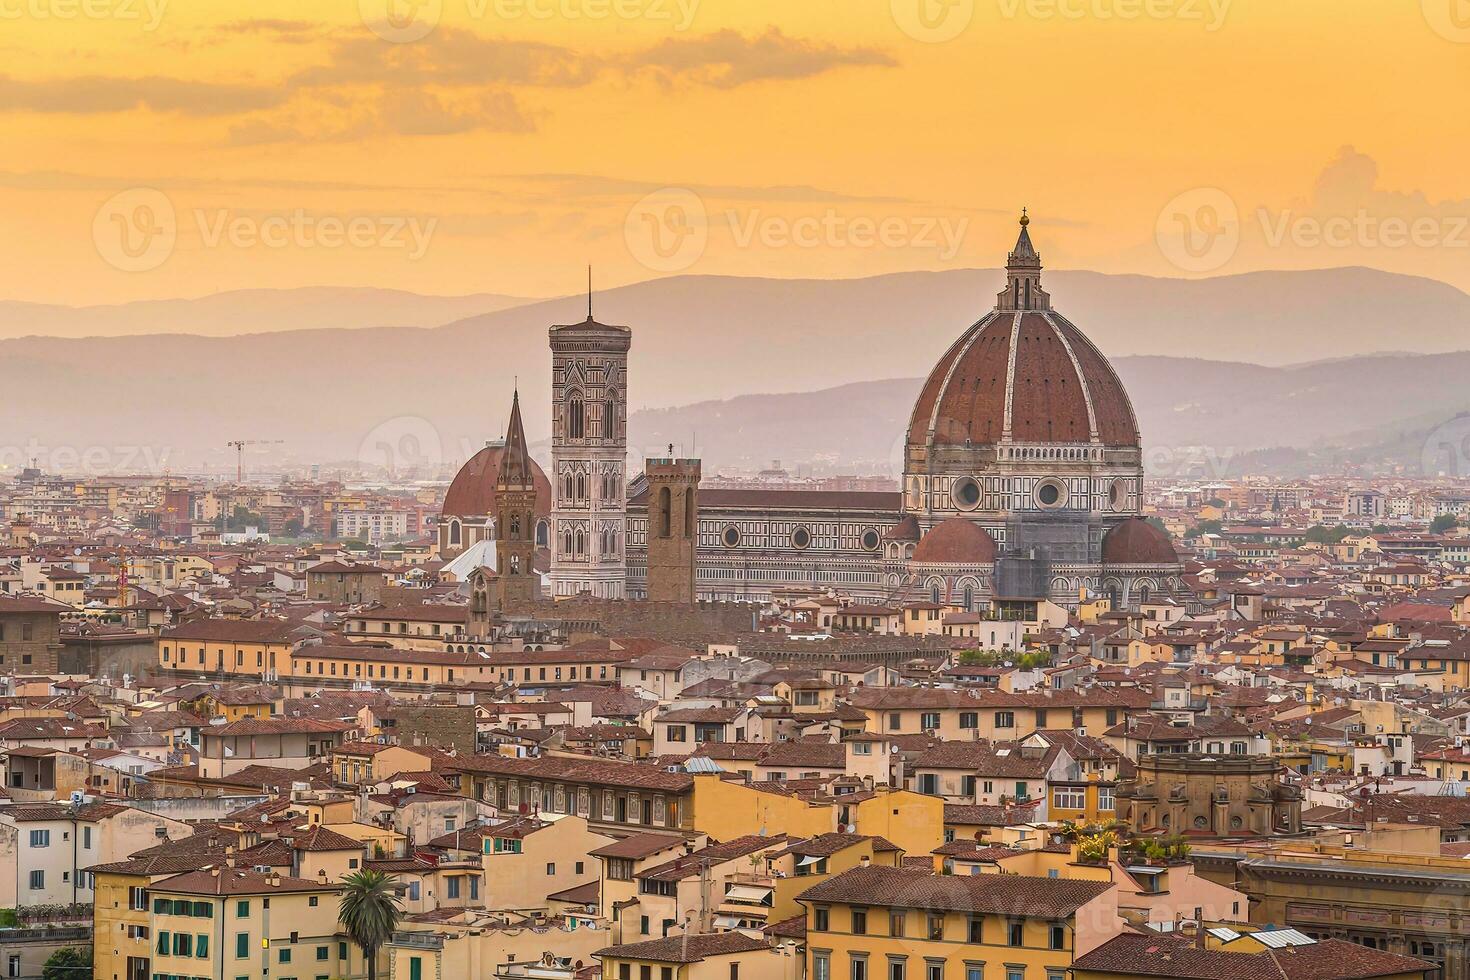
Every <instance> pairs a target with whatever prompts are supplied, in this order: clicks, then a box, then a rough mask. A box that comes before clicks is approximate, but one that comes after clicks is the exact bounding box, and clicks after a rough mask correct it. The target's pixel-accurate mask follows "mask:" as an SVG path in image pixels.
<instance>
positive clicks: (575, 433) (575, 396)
mask: <svg viewBox="0 0 1470 980" xmlns="http://www.w3.org/2000/svg"><path fill="white" fill-rule="evenodd" d="M586 414H587V410H586V407H585V406H584V405H583V404H582V393H581V392H580V391H574V392H572V393H571V395H570V396H569V397H568V399H567V438H569V439H580V438H582V433H583V431H584V429H585V425H584V423H585V421H586Z"/></svg>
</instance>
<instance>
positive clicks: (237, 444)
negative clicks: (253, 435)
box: [225, 439, 286, 483]
mask: <svg viewBox="0 0 1470 980" xmlns="http://www.w3.org/2000/svg"><path fill="white" fill-rule="evenodd" d="M285 441H286V440H284V439H231V440H230V441H229V442H227V443H225V445H227V446H229V447H230V448H231V449H233V450H235V482H236V483H244V482H245V447H246V446H279V445H280V444H281V443H283V442H285Z"/></svg>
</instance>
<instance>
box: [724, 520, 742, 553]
mask: <svg viewBox="0 0 1470 980" xmlns="http://www.w3.org/2000/svg"><path fill="white" fill-rule="evenodd" d="M720 540H721V541H723V542H724V543H725V547H726V548H733V547H735V546H736V545H738V544H739V543H740V528H738V527H736V526H735V525H734V524H731V525H730V526H729V527H727V528H725V530H724V533H722V534H721V535H720Z"/></svg>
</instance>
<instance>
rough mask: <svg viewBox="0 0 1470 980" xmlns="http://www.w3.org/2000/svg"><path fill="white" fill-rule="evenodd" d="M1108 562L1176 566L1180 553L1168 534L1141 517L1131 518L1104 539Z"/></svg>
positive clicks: (1106, 562)
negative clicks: (1175, 548) (1175, 549)
mask: <svg viewBox="0 0 1470 980" xmlns="http://www.w3.org/2000/svg"><path fill="white" fill-rule="evenodd" d="M1102 560H1103V564H1107V565H1176V564H1178V563H1179V555H1178V554H1176V553H1175V551H1174V545H1173V543H1172V542H1170V540H1169V536H1168V535H1167V534H1165V533H1164V532H1163V531H1160V530H1159V529H1158V528H1156V527H1154V526H1153V525H1152V524H1150V523H1149V522H1148V521H1146V520H1144V519H1143V518H1141V517H1130V518H1129V519H1128V520H1126V521H1124V522H1123V523H1122V524H1119V525H1118V526H1117V527H1115V528H1113V529H1112V530H1111V531H1109V532H1108V533H1107V534H1104V535H1103V539H1102Z"/></svg>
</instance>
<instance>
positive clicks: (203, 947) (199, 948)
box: [194, 933, 209, 960]
mask: <svg viewBox="0 0 1470 980" xmlns="http://www.w3.org/2000/svg"><path fill="white" fill-rule="evenodd" d="M194 955H195V956H197V957H199V958H200V959H201V960H202V959H206V958H208V956H209V936H207V935H205V934H204V933H200V934H199V935H198V936H195V937H194Z"/></svg>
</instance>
